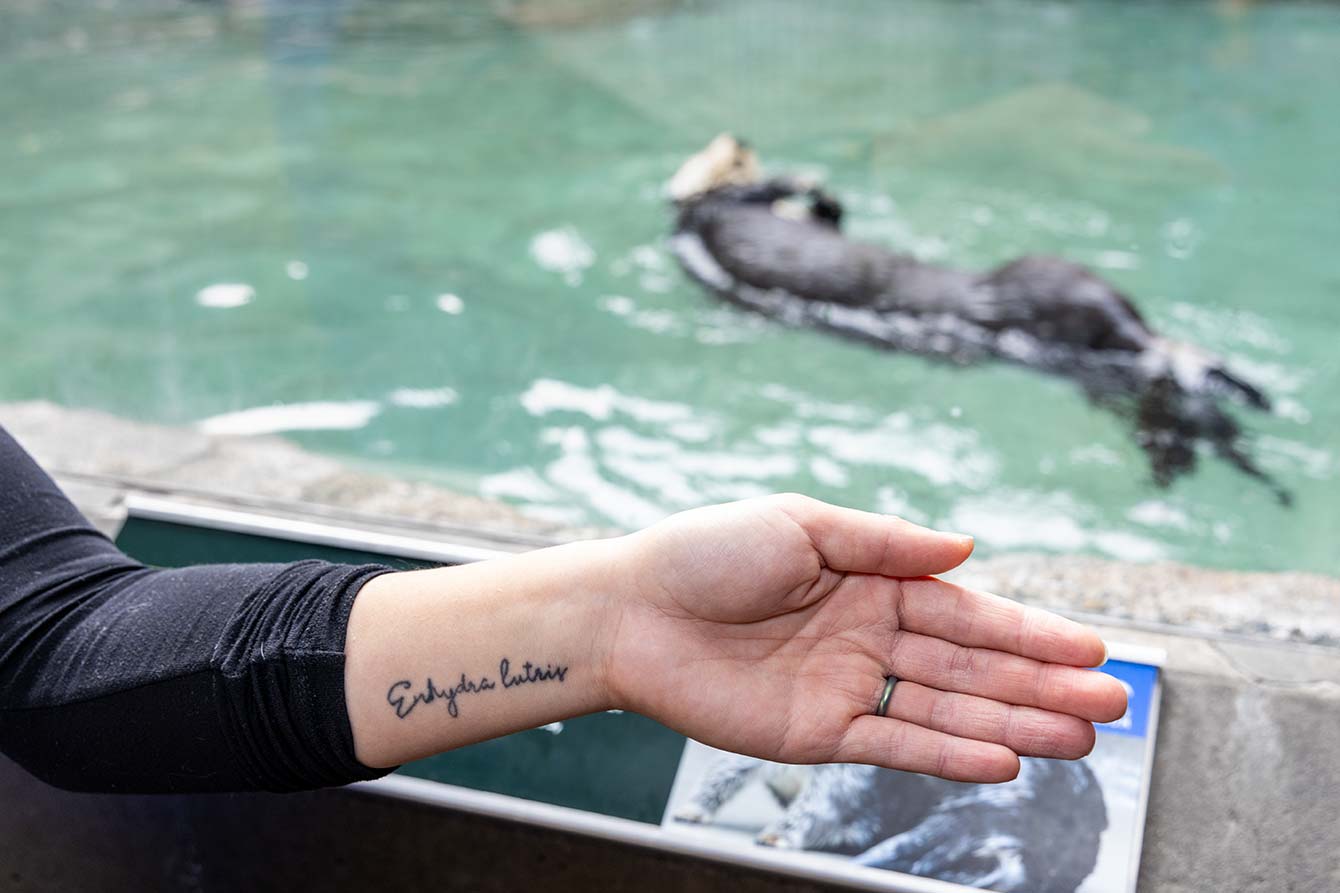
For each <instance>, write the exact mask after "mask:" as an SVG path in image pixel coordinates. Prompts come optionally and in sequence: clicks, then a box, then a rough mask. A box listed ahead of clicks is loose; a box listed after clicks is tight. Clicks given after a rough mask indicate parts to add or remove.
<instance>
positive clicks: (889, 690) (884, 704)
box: [875, 676, 898, 716]
mask: <svg viewBox="0 0 1340 893" xmlns="http://www.w3.org/2000/svg"><path fill="white" fill-rule="evenodd" d="M897 684H898V677H897V676H885V677H884V693H883V694H881V695H880V696H879V706H877V707H876V708H875V715H876V716H884V715H886V714H887V713H888V711H889V701H890V700H892V699H893V687H894V686H895V685H897Z"/></svg>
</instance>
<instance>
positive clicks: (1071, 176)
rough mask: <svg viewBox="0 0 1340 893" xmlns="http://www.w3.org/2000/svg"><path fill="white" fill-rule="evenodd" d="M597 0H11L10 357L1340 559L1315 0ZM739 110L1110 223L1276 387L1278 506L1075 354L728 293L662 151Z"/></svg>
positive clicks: (966, 231)
mask: <svg viewBox="0 0 1340 893" xmlns="http://www.w3.org/2000/svg"><path fill="white" fill-rule="evenodd" d="M601 6H602V4H601V3H599V2H595V0H585V2H570V3H568V4H566V5H563V6H561V7H559V9H560V10H561V11H562V13H563V14H562V15H561V16H559V17H560V18H564V19H566V21H563V22H559V23H543V22H538V21H537V16H536V12H535V11H536V9H537V8H538V7H536V6H535V5H534V4H530V3H523V4H514V5H511V6H506V5H503V4H494V5H489V4H484V3H474V4H460V3H453V4H441V3H436V2H423V3H410V2H377V3H372V2H347V3H345V4H343V5H336V6H330V5H321V6H304V5H300V4H290V3H281V2H273V3H269V4H261V5H256V6H229V5H227V4H211V3H167V2H119V3H114V2H105V3H102V4H100V5H98V6H97V8H96V9H85V8H83V7H81V6H65V5H57V4H45V3H32V4H19V5H17V6H9V7H6V9H5V10H3V11H0V82H3V83H4V84H5V85H6V89H5V90H3V91H0V120H3V121H4V122H5V124H4V126H3V128H2V129H0V332H3V336H4V342H3V343H4V348H3V350H2V351H0V399H11V400H12V399H25V398H39V397H40V398H48V399H54V400H57V401H59V402H62V403H66V404H70V405H78V406H94V407H98V408H102V409H107V410H110V411H113V412H117V413H122V414H125V415H128V416H133V417H136V418H142V419H150V420H155V421H162V422H169V423H200V422H203V423H204V424H205V425H206V426H207V427H208V428H210V429H211V430H216V431H236V432H239V433H245V432H263V431H272V430H286V431H288V432H289V435H290V436H292V437H294V438H295V439H297V440H299V441H300V442H302V443H304V444H305V445H307V446H309V447H312V448H315V449H319V450H323V451H329V452H332V453H335V454H340V455H343V456H346V457H349V458H351V459H354V460H356V461H359V462H365V463H370V464H375V465H378V466H382V467H388V468H391V469H393V470H394V471H396V472H397V473H402V474H408V475H414V476H419V477H424V478H431V479H434V480H437V481H440V482H443V483H445V484H448V485H450V486H453V487H456V488H459V489H462V490H465V491H468V492H475V493H482V494H485V495H488V496H494V497H497V498H501V499H505V500H508V501H511V502H513V503H515V504H517V505H519V506H521V507H523V508H524V509H525V510H526V511H529V512H532V513H535V514H537V515H541V516H544V517H551V518H557V519H561V520H565V521H570V522H572V523H577V524H590V523H595V524H605V525H614V526H623V527H635V526H639V525H643V524H646V523H649V522H651V521H654V520H655V519H657V518H659V517H661V516H662V515H664V514H665V513H667V512H670V511H673V510H676V509H679V508H683V507H688V506H693V505H698V504H702V503H706V502H712V501H718V500H725V499H733V498H737V497H744V496H750V495H754V494H761V493H767V492H772V491H777V490H800V491H803V492H806V493H810V494H813V495H815V496H819V497H822V498H825V499H829V500H833V501H837V502H842V503H846V504H850V505H856V506H862V507H867V508H873V509H878V510H881V511H891V512H899V513H902V514H904V515H906V516H908V517H910V518H913V519H915V520H918V521H923V522H927V523H933V524H938V525H944V526H947V527H951V528H955V529H961V530H965V531H968V532H971V533H974V534H976V535H977V537H978V539H979V542H980V543H981V545H982V547H983V548H984V549H985V550H987V551H991V550H996V551H999V550H1007V549H1043V550H1055V551H1062V552H1071V551H1087V552H1093V553H1096V554H1102V555H1108V556H1115V557H1120V558H1126V559H1131V560H1151V559H1157V558H1165V557H1166V558H1172V559H1177V560H1183V561H1190V562H1195V563H1199V564H1205V565H1214V566H1220V567H1230V568H1249V569H1284V568H1290V569H1307V570H1316V571H1323V572H1329V573H1340V553H1338V552H1337V550H1336V549H1335V545H1334V544H1335V541H1336V534H1337V529H1336V528H1337V524H1336V521H1335V518H1336V517H1337V511H1336V509H1335V506H1336V505H1340V478H1338V477H1337V472H1338V471H1340V467H1338V464H1337V463H1338V461H1340V460H1338V459H1337V452H1336V451H1337V448H1338V445H1340V405H1337V401H1336V399H1335V394H1336V393H1337V389H1340V359H1338V358H1337V353H1338V351H1337V346H1338V345H1337V337H1336V331H1337V325H1336V324H1337V318H1338V316H1340V313H1338V312H1337V310H1336V306H1337V300H1340V274H1337V272H1336V270H1337V267H1336V263H1335V250H1336V249H1335V246H1336V245H1337V244H1340V201H1338V200H1337V196H1340V166H1337V164H1336V158H1337V157H1340V90H1336V89H1333V88H1334V86H1335V85H1336V84H1340V7H1336V6H1332V5H1329V4H1291V3H1271V4H1263V5H1252V4H1234V3H1217V4H1211V3H1205V4H1201V3H1170V4H1147V3H1116V2H1112V3H1097V2H1091V3H1034V2H1020V0H1000V2H987V3H938V2H935V3H932V2H911V3H900V4H887V3H875V2H868V3H867V2H842V3H833V4H815V3H807V2H794V3H781V4H778V3H772V2H766V3H765V2H741V3H672V2H655V0H650V2H644V3H642V4H640V5H638V6H636V8H632V9H631V11H630V7H629V5H628V4H615V3H610V4H608V6H609V7H610V8H611V9H614V10H616V11H614V12H610V11H602V10H601ZM551 8H552V7H551ZM619 9H622V10H623V11H617V10H619ZM551 17H552V16H551ZM721 130H732V131H735V132H737V133H739V134H741V135H744V136H746V137H748V138H749V139H750V140H751V141H753V142H754V143H755V144H756V146H757V147H758V148H759V150H760V152H761V153H762V155H763V159H764V161H765V163H767V164H770V165H771V166H773V167H774V168H778V169H780V168H791V169H797V168H798V169H804V170H809V171H812V172H814V173H816V174H820V175H822V176H823V177H824V178H825V179H826V181H827V182H828V183H829V184H830V185H831V187H832V188H833V189H834V190H836V191H837V193H838V194H839V195H840V196H841V197H842V198H843V199H844V201H845V202H846V204H847V207H848V214H849V217H848V220H849V224H848V225H849V227H850V229H851V231H852V232H853V233H855V234H857V235H859V236H861V237H864V238H867V239H870V240H874V241H879V242H883V243H885V244H889V245H892V246H897V247H900V248H902V249H904V250H908V251H912V252H915V253H917V254H918V255H920V256H922V257H924V258H927V259H934V260H939V261H943V262H945V263H951V264H957V265H963V266H975V267H986V266H990V265H993V264H996V263H999V262H1002V261H1004V260H1007V259H1010V258H1012V257H1014V256H1017V255H1018V254H1020V253H1024V252H1053V253H1058V254H1063V255H1065V256H1068V257H1071V258H1073V259H1075V260H1078V261H1082V262H1084V263H1087V264H1090V265H1091V266H1093V267H1094V268H1095V269H1097V270H1099V271H1100V272H1101V273H1102V274H1103V275H1104V276H1107V277H1109V278H1110V279H1111V280H1113V281H1114V282H1116V283H1118V284H1119V285H1120V286H1121V287H1122V288H1123V289H1124V290H1126V291H1127V292H1128V293H1129V294H1131V295H1132V296H1133V297H1134V298H1135V299H1136V301H1137V303H1138V304H1139V305H1140V307H1141V308H1142V309H1143V310H1144V311H1145V312H1146V314H1147V315H1148V316H1149V317H1150V318H1151V319H1152V321H1153V322H1154V324H1155V325H1156V326H1157V327H1158V328H1160V329H1162V330H1164V331H1165V332H1167V333H1168V334H1170V335H1173V336H1175V337H1179V338H1185V339H1188V340H1193V341H1196V342H1198V343H1200V344H1203V345H1205V346H1207V347H1209V348H1211V349H1213V350H1216V351H1218V352H1221V353H1223V354H1226V355H1228V356H1229V357H1230V358H1231V363H1232V365H1233V367H1234V368H1236V369H1238V370H1240V371H1241V372H1242V374H1244V375H1245V376H1248V377H1250V378H1251V379H1253V380H1255V381H1257V382H1259V383H1261V384H1262V385H1263V386H1264V387H1265V388H1266V389H1267V390H1268V391H1269V392H1270V393H1271V394H1272V395H1273V396H1274V397H1275V398H1276V401H1277V404H1278V411H1277V412H1276V413H1275V414H1274V415H1273V416H1262V415H1259V414H1251V413H1248V412H1245V411H1244V412H1242V413H1240V417H1241V419H1242V421H1243V423H1244V425H1245V426H1246V427H1247V428H1248V429H1249V430H1250V431H1251V432H1252V435H1253V437H1254V440H1255V451H1256V454H1257V455H1258V456H1259V458H1260V461H1261V463H1262V464H1263V465H1264V466H1265V467H1267V468H1268V469H1269V470H1270V471H1271V472H1272V473H1273V474H1275V475H1277V476H1278V477H1279V478H1281V479H1282V480H1283V481H1284V482H1285V483H1286V484H1287V485H1289V486H1291V487H1292V488H1294V489H1295V490H1296V491H1297V493H1298V501H1297V504H1296V506H1295V507H1294V508H1292V509H1286V508H1283V507H1281V506H1279V505H1277V504H1276V503H1275V501H1274V500H1273V499H1272V498H1271V495H1270V494H1269V492H1267V491H1266V490H1265V489H1264V488H1263V487H1261V486H1259V485H1257V484H1256V483H1254V482H1252V481H1249V480H1246V479H1244V478H1243V477H1241V476H1240V475H1238V474H1237V473H1236V472H1234V471H1233V470H1232V469H1230V468H1228V467H1226V466H1225V465H1224V464H1222V463H1220V462H1218V461H1215V460H1213V459H1212V458H1210V457H1206V459H1205V461H1204V463H1203V465H1202V467H1201V468H1200V470H1199V471H1198V472H1196V473H1195V474H1194V475H1191V476H1189V477H1187V478H1185V479H1183V480H1181V481H1179V482H1178V483H1177V484H1176V485H1175V486H1174V487H1173V488H1171V489H1169V490H1159V489H1157V488H1156V487H1154V486H1153V484H1152V483H1151V482H1150V480H1149V474H1148V469H1147V467H1146V464H1145V459H1144V457H1143V455H1142V454H1141V452H1140V451H1139V449H1138V448H1137V447H1136V446H1135V444H1134V443H1133V442H1132V441H1131V439H1130V437H1129V435H1128V432H1127V430H1126V428H1125V426H1124V425H1123V423H1121V422H1120V421H1119V420H1117V419H1115V418H1114V417H1112V416H1111V415H1109V414H1107V413H1105V412H1103V411H1101V410H1098V409H1095V408H1093V407H1091V406H1090V405H1089V404H1088V403H1087V402H1086V401H1085V400H1084V398H1083V397H1082V396H1081V395H1080V394H1079V393H1078V391H1077V390H1076V389H1075V388H1074V387H1073V386H1071V385H1070V384H1068V383H1067V382H1064V381H1060V380H1056V379H1051V378H1047V377H1044V376H1041V375H1037V374H1034V373H1031V372H1029V371H1027V370H1023V369H1017V368H1011V367H1008V366H1005V365H999V364H996V365H984V366H979V367H974V368H968V369H957V368H951V367H947V366H943V365H936V364H933V363H930V362H928V361H926V360H924V359H921V358H917V357H910V356H899V355H895V354H890V353H883V352H879V351H876V350H873V349H870V348H867V347H863V346H860V345H856V344H851V343H846V342H842V341H840V340H837V339H834V338H833V337H831V336H827V335H823V334H819V333H813V332H806V331H792V330H787V329H783V328H780V327H779V326H777V325H775V324H773V323H770V322H767V321H764V320H761V319H757V318H753V317H750V316H747V315H744V314H742V313H740V312H738V311H736V310H733V309H730V308H726V307H723V306H721V305H719V304H718V303H716V302H714V301H713V300H712V299H710V298H709V297H707V296H705V295H704V294H702V293H701V292H700V291H699V290H698V289H696V288H695V287H694V286H693V285H692V284H691V283H689V282H688V281H687V280H686V279H685V278H684V277H683V276H682V275H681V274H680V273H679V272H678V270H677V269H676V268H675V266H674V264H673V262H672V260H671V259H670V257H669V255H668V254H667V252H666V250H665V247H664V245H663V237H664V234H665V232H666V229H667V224H668V217H667V213H666V209H665V207H664V205H663V200H662V198H661V195H660V188H661V184H662V183H663V181H664V180H665V179H666V178H667V177H668V176H669V175H670V173H672V172H673V170H674V169H675V167H676V166H677V165H678V163H679V162H680V161H681V160H682V158H683V157H684V156H685V155H687V154H688V153H689V152H691V151H693V150H695V149H697V148H698V147H699V146H701V145H702V144H703V143H705V142H706V140H707V139H708V138H710V137H711V136H712V135H713V134H715V133H716V132H718V131H721Z"/></svg>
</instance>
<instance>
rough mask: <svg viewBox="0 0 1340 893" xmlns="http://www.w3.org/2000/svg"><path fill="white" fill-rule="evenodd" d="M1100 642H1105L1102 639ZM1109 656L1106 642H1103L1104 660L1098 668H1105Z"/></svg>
mask: <svg viewBox="0 0 1340 893" xmlns="http://www.w3.org/2000/svg"><path fill="white" fill-rule="evenodd" d="M1098 641H1100V642H1102V641H1103V640H1102V639H1099V640H1098ZM1107 654H1108V651H1107V643H1106V642H1103V660H1102V662H1101V663H1099V664H1098V666H1100V667H1101V666H1103V665H1104V664H1106V663H1107Z"/></svg>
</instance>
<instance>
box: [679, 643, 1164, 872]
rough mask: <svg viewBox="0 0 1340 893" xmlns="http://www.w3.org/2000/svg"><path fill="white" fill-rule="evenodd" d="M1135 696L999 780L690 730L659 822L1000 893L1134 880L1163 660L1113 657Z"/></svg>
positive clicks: (730, 843)
mask: <svg viewBox="0 0 1340 893" xmlns="http://www.w3.org/2000/svg"><path fill="white" fill-rule="evenodd" d="M1101 672H1106V673H1108V674H1110V675H1112V676H1114V677H1115V678H1116V679H1117V680H1118V681H1120V682H1121V683H1122V686H1123V687H1124V688H1125V689H1126V690H1127V692H1128V694H1129V698H1130V700H1129V704H1130V708H1129V709H1128V711H1127V713H1126V715H1125V716H1123V717H1121V718H1120V719H1118V720H1116V721H1115V722H1111V723H1106V724H1100V725H1099V726H1098V729H1097V731H1098V734H1097V740H1096V743H1095V746H1094V749H1093V752H1092V753H1091V754H1089V756H1087V757H1085V758H1084V759H1082V760H1077V761H1074V762H1070V761H1065V760H1050V759H1037V758H1025V759H1023V760H1021V761H1020V772H1019V776H1018V777H1017V778H1015V779H1014V780H1013V781H1009V782H1005V783H1003V784H971V783H964V782H956V781H947V780H945V779H941V778H933V777H930V776H925V775H918V774H915V773H909V772H896V771H893V770H889V769H879V768H875V767H873V766H862V765H849V764H826V765H816V766H792V765H783V764H779V763H770V762H765V761H763V760H757V759H754V758H752V757H745V756H740V755H738V754H732V753H727V752H725V751H721V750H716V749H714V748H711V747H708V746H706V745H703V744H699V743H697V742H693V741H690V742H689V743H688V744H687V745H686V746H685V749H684V754H683V756H682V758H681V759H680V764H679V772H678V774H677V775H676V777H675V783H674V787H673V788H672V790H671V793H670V800H669V803H668V805H667V807H666V811H665V816H664V819H663V821H662V826H663V827H665V828H667V829H670V830H673V831H674V832H675V833H679V834H687V835H692V836H693V837H694V838H695V839H698V840H702V841H709V842H711V843H712V844H714V845H717V846H719V847H721V848H722V849H725V850H736V849H738V848H740V847H754V848H763V849H764V851H780V852H789V853H794V854H798V855H797V856H796V857H795V858H799V859H805V860H835V859H836V860H840V861H842V862H844V863H847V864H855V865H859V866H864V867H869V868H880V869H886V870H889V871H896V872H901V873H903V874H915V875H920V876H922V877H928V878H934V879H936V880H940V881H946V882H949V883H954V884H961V885H963V886H964V887H969V888H976V889H989V890H995V891H998V893H1126V891H1129V890H1132V889H1134V884H1135V873H1136V867H1137V866H1138V864H1139V854H1140V844H1141V837H1142V829H1143V824H1144V806H1145V802H1146V800H1147V797H1148V785H1149V769H1148V765H1149V760H1150V758H1151V755H1152V752H1153V746H1154V740H1153V731H1154V723H1153V720H1154V718H1155V717H1156V715H1157V705H1158V700H1159V689H1158V669H1157V667H1155V666H1153V665H1150V664H1144V663H1136V662H1131V661H1126V660H1112V661H1109V662H1108V663H1107V664H1105V665H1104V666H1103V668H1102V670H1101Z"/></svg>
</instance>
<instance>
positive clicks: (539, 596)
mask: <svg viewBox="0 0 1340 893" xmlns="http://www.w3.org/2000/svg"><path fill="white" fill-rule="evenodd" d="M970 551H971V542H970V541H969V540H968V539H967V538H964V537H957V536H954V535H950V534H942V533H937V532H934V531H930V530H926V529H924V528H919V527H916V526H915V525H912V524H908V523H907V522H903V521H899V520H898V519H894V518H890V517H887V516H880V515H873V514H869V513H865V512H855V511H851V510H846V509H838V508H835V507H833V506H828V505H825V504H823V503H820V502H817V501H814V500H810V499H806V498H804V497H795V496H784V497H770V498H767V499H762V500H749V501H746V502H742V503H734V504H731V505H725V506H715V507H712V508H708V509H700V510H697V511H693V512H685V513H683V514H681V515H677V516H674V517H672V518H670V519H668V520H667V521H665V522H662V523H661V524H658V525H655V526H653V527H651V528H648V529H647V530H645V531H642V532H640V533H637V534H633V535H631V536H628V537H622V538H618V539H612V540H605V541H598V542H591V543H580V544H574V545H569V546H563V547H559V548H556V549H549V550H543V551H540V552H536V553H531V554H529V555H525V556H520V557H517V558H511V559H505V560H501V561H495V562H487V563H483V564H479V565H473V566H467V567H459V568H442V569H436V570H427V571H416V572H411V573H407V574H396V575H386V576H382V577H378V578H376V579H374V580H372V581H370V582H368V583H367V584H366V585H365V586H364V587H363V591H362V592H361V594H360V595H359V597H358V599H357V601H356V603H355V605H354V609H353V613H352V615H351V617H350V621H349V631H348V639H347V644H346V655H347V659H346V664H345V673H346V684H345V690H346V696H347V698H348V708H349V717H350V722H351V726H352V729H353V735H354V741H355V746H356V749H357V753H358V756H359V759H360V761H361V762H363V763H365V764H367V765H369V766H388V765H393V764H395V763H398V762H401V761H404V760H407V759H413V758H416V757H419V756H424V755H427V754H430V753H434V752H437V751H440V750H446V749H450V748H453V747H457V746H460V745H463V744H468V743H471V742H474V741H479V740H483V739H485V738H491V737H495V736H497V735H501V734H505V733H507V732H511V731H515V730H518V729H523V728H529V727H533V726H537V725H541V724H544V723H548V722H552V721H555V720H560V719H566V718H569V717H571V716H575V715H579V714H582V713H588V712H593V711H596V710H601V709H606V708H613V707H617V708H621V709H631V710H636V711H638V712H641V713H644V714H646V715H649V716H651V717H653V718H655V719H658V720H660V721H661V722H663V723H665V724H667V725H669V726H671V727H672V728H675V729H677V730H679V731H681V732H683V733H685V734H686V735H690V736H692V737H694V738H697V739H699V740H702V741H704V742H706V743H709V744H712V745H714V746H717V747H720V748H723V749H727V750H734V751H739V752H743V753H748V754H751V755H754V756H758V757H763V758H766V759H773V760H779V761H784V762H802V763H804V762H867V763H874V764H877V765H883V766H888V767H892V768H902V769H910V770H914V771H921V772H931V773H934V774H938V775H944V776H946V777H951V778H959V779H964V780H980V781H1000V780H1005V779H1007V778H1011V777H1013V776H1014V774H1015V773H1016V772H1017V771H1018V760H1017V756H1016V755H1019V754H1022V755H1035V756H1051V757H1069V758H1073V757H1078V756H1081V755H1083V754H1084V753H1087V752H1088V750H1089V749H1090V748H1091V747H1092V744H1093V727H1092V725H1091V722H1092V721H1105V720H1111V719H1115V718H1116V717H1117V716H1119V715H1120V714H1121V713H1122V712H1123V710H1124V709H1125V695H1124V692H1123V691H1122V689H1121V687H1120V685H1119V684H1117V683H1116V682H1115V681H1113V680H1111V679H1109V678H1108V677H1106V676H1105V675H1103V674H1096V673H1089V672H1086V671H1085V670H1083V669H1079V668H1080V667H1087V666H1093V665H1096V664H1098V663H1100V662H1101V661H1102V660H1103V658H1104V654H1105V652H1104V648H1103V645H1102V643H1101V641H1100V640H1099V639H1098V638H1097V636H1096V635H1094V634H1093V633H1092V632H1090V631H1088V630H1086V629H1084V628H1083V627H1080V626H1079V625H1078V624H1074V623H1072V622H1070V621H1067V620H1064V619H1062V618H1059V617H1056V616H1055V615H1052V614H1048V613H1046V612H1043V611H1039V610H1036V609H1030V608H1024V607H1022V606H1020V605H1017V604H1015V603H1013V602H1010V601H1007V600H1005V599H999V598H996V597H993V596H987V595H983V594H980V593H973V592H970V591H968V590H964V589H961V588H959V587H956V586H952V585H950V584H947V583H943V582H941V581H938V580H935V579H932V578H929V577H927V576H926V575H929V574H934V573H939V572H942V571H945V570H948V569H950V568H952V567H954V566H956V565H957V564H959V563H960V562H962V561H963V560H964V559H965V558H966V557H967V555H968V553H969V552H970ZM504 660H506V661H507V667H506V673H507V677H508V679H509V682H510V684H504V681H503V675H502V674H503V672H504V668H503V667H502V662H503V661H504ZM527 664H529V667H527ZM890 674H892V675H895V676H897V677H898V678H899V679H901V680H903V681H902V682H900V683H899V685H898V686H897V687H896V688H895V690H894V697H893V699H892V701H891V704H890V707H889V711H888V716H886V717H876V716H872V715H871V712H872V710H873V709H874V706H875V704H876V702H877V700H878V698H879V694H880V691H881V690H882V688H883V684H884V678H885V676H887V675H890ZM516 680H521V681H516Z"/></svg>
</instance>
